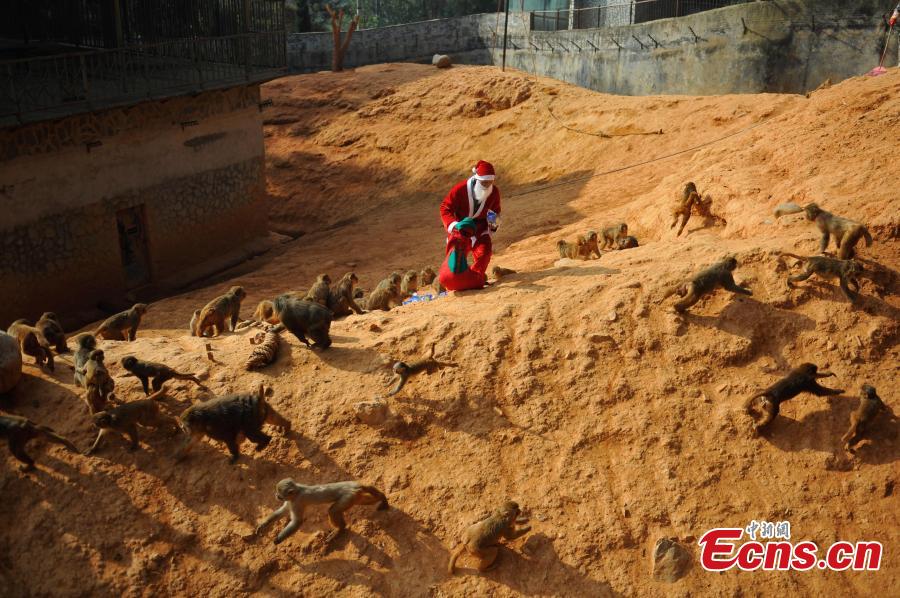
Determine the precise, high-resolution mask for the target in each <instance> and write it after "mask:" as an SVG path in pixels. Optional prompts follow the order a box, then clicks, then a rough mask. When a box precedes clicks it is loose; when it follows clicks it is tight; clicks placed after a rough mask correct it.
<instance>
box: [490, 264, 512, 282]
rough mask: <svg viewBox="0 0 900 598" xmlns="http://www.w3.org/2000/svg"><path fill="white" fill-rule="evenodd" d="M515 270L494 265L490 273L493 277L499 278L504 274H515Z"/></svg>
mask: <svg viewBox="0 0 900 598" xmlns="http://www.w3.org/2000/svg"><path fill="white" fill-rule="evenodd" d="M515 273H516V271H515V270H510V269H509V268H504V267H502V266H494V267H493V268H492V269H491V274H493V275H494V278H495V279H497V280H500V279H501V278H503V277H504V276H509V275H510V274H515Z"/></svg>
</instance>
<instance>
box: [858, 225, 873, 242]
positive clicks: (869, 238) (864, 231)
mask: <svg viewBox="0 0 900 598" xmlns="http://www.w3.org/2000/svg"><path fill="white" fill-rule="evenodd" d="M861 231H862V236H863V238H864V239H865V240H866V247H871V246H872V235H871V233H869V229H867V228H866V227H865V226H863V227H862V229H861Z"/></svg>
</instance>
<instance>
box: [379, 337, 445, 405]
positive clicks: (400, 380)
mask: <svg viewBox="0 0 900 598" xmlns="http://www.w3.org/2000/svg"><path fill="white" fill-rule="evenodd" d="M438 365H439V364H438V362H436V361H435V360H434V343H431V348H430V349H429V350H428V354H426V355H423V356H422V358H421V359H417V360H416V361H413V362H410V363H409V364H406V363H404V362H402V361H398V362H397V363H395V364H394V378H393V379H392V380H391V383H392V384H394V380H396V384H395V385H394V388H393V390H391V392H389V393H388V394H387V396H389V397H390V396H393V395H395V394H397V393H398V392H400V389H401V388H403V385H404V384H406V381H407V380H408V379H409V377H410V376H412V375H413V374H418V373H419V372H421V371H422V370H431V369H432V368H434V367H437V366H438Z"/></svg>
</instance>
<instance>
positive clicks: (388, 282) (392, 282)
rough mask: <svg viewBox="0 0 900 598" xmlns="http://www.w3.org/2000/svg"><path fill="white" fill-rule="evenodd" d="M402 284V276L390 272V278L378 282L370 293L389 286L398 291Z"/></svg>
mask: <svg viewBox="0 0 900 598" xmlns="http://www.w3.org/2000/svg"><path fill="white" fill-rule="evenodd" d="M402 282H403V275H402V274H400V273H399V272H391V274H390V276H388V277H387V278H385V279H384V280H382V281H381V282H379V283H378V285H377V286H376V287H375V288H374V289H373V290H372V292H373V293H374V292H375V291H379V290H383V289H386V288H388V287H390V286H396V287H397V288H398V289H399V288H400V285H401V283H402Z"/></svg>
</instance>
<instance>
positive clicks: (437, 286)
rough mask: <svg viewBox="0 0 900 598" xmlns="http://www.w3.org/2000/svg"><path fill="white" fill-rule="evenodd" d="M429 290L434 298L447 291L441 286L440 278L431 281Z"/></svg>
mask: <svg viewBox="0 0 900 598" xmlns="http://www.w3.org/2000/svg"><path fill="white" fill-rule="evenodd" d="M431 290H433V291H434V296H435V297H437V296H438V295H440V294H441V293H446V292H447V289H446V288H444V285H442V284H441V279H440V278H435V279H434V280H433V281H431Z"/></svg>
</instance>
